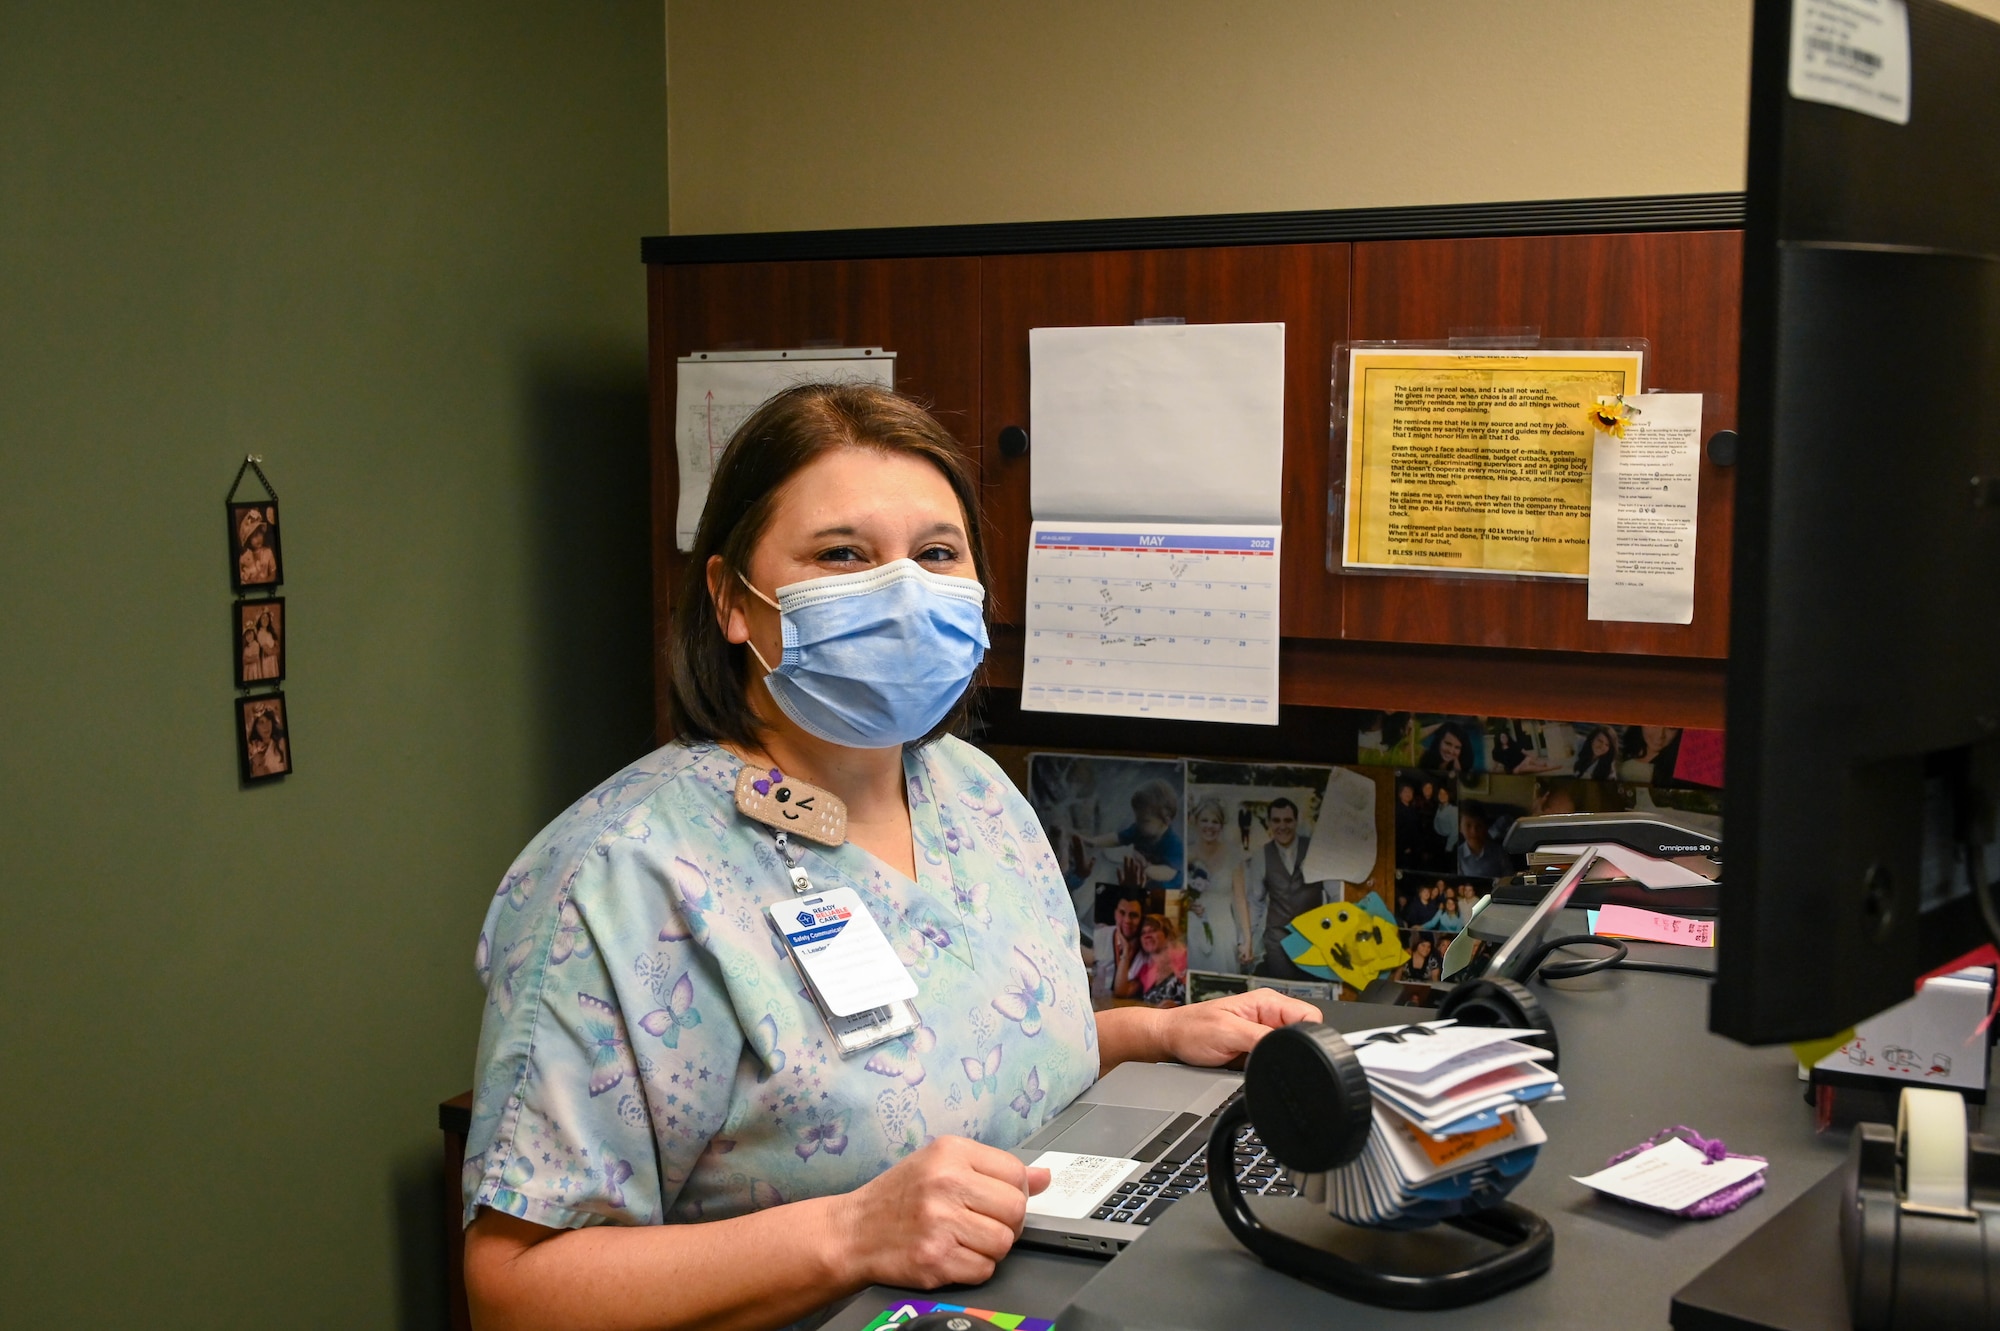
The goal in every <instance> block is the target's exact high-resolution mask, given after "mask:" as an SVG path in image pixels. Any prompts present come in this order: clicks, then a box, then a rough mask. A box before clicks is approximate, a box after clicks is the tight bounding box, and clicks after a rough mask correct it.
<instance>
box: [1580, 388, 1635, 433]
mask: <svg viewBox="0 0 2000 1331" xmlns="http://www.w3.org/2000/svg"><path fill="white" fill-rule="evenodd" d="M1638 415H1639V409H1638V408H1637V407H1635V406H1633V405H1632V404H1631V403H1629V402H1627V401H1626V400H1625V396H1624V394H1622V393H1621V394H1619V395H1618V396H1617V397H1615V398H1613V399H1611V401H1609V402H1600V403H1598V404H1597V405H1596V406H1594V407H1592V408H1591V409H1590V423H1591V424H1592V425H1594V426H1596V427H1597V428H1598V429H1600V430H1602V431H1603V432H1604V433H1606V434H1608V435H1610V436H1611V437H1612V438H1614V439H1623V438H1624V437H1625V422H1627V421H1629V420H1633V419H1635V418H1636V417H1637V416H1638Z"/></svg>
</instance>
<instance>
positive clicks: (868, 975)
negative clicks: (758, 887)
mask: <svg viewBox="0 0 2000 1331" xmlns="http://www.w3.org/2000/svg"><path fill="white" fill-rule="evenodd" d="M769 909H770V912H771V921H772V923H774V924H776V925H777V926H778V930H779V932H781V933H782V934H784V936H785V941H786V942H787V943H788V944H790V945H791V950H792V956H793V957H794V958H795V959H796V960H797V961H798V963H799V967H800V969H802V970H804V971H805V973H806V978H807V979H809V980H810V981H812V986H813V988H814V989H815V990H817V991H818V993H819V996H820V997H821V998H822V999H824V1000H825V1002H826V1006H827V1010H828V1011H830V1012H832V1013H833V1015H834V1016H836V1017H851V1016H853V1015H854V1014H855V1013H857V1012H866V1011H868V1010H869V1009H870V1008H878V1007H886V1006H888V1005H889V1004H891V1003H896V1002H900V1001H903V1000H905V999H911V998H915V997H916V996H917V982H916V981H915V980H913V979H911V978H910V972H909V971H908V970H906V969H904V967H903V963H902V961H901V960H899V959H898V958H897V956H896V952H895V949H894V948H892V947H890V946H889V940H888V939H887V938H885V937H883V936H882V930H881V927H880V926H879V925H877V924H876V923H875V917H874V916H873V915H870V914H869V913H868V907H867V906H865V905H863V904H862V901H861V897H860V895H859V894H857V893H856V892H855V891H854V889H853V888H851V887H836V888H834V889H833V890H832V891H830V892H815V893H813V894H812V895H811V896H801V897H791V898H789V899H787V900H784V901H779V902H774V903H773V904H772V905H771V906H770V908H769Z"/></svg>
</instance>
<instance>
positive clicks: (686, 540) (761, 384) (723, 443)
mask: <svg viewBox="0 0 2000 1331" xmlns="http://www.w3.org/2000/svg"><path fill="white" fill-rule="evenodd" d="M827 382H839V383H864V384H880V385H882V387H884V388H894V387H895V386H896V353H895V352H893V351H884V350H882V349H881V348H880V347H814V348H809V349H806V350H803V351H700V352H696V353H695V354H694V355H692V356H682V357H681V358H680V364H679V382H678V384H677V387H676V391H675V402H674V451H675V452H676V453H678V454H679V455H680V478H681V498H680V504H679V506H678V508H677V509H676V511H675V514H674V543H675V544H676V545H677V546H678V547H679V548H680V549H682V550H692V549H693V548H694V529H695V527H696V526H697V525H699V524H700V522H701V510H702V508H703V506H704V505H706V504H707V503H708V481H709V477H710V476H712V475H714V474H715V464H716V463H717V462H719V461H721V459H722V452H723V450H724V449H726V448H727V447H729V441H730V439H731V438H732V437H733V436H734V435H735V433H736V427H737V426H739V425H741V424H743V421H744V418H745V417H747V416H749V414H750V413H751V412H753V411H755V410H757V408H759V407H761V406H763V405H764V403H765V402H766V401H767V400H769V399H770V397H771V396H772V395H773V394H775V393H777V392H779V391H781V390H783V389H786V388H790V387H791V386H792V385H793V384H804V383H827Z"/></svg>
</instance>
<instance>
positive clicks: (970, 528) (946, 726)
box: [667, 384, 987, 744]
mask: <svg viewBox="0 0 2000 1331" xmlns="http://www.w3.org/2000/svg"><path fill="white" fill-rule="evenodd" d="M836 448H872V449H875V450H876V451H878V452H882V453H903V454H908V455H910V456H912V457H920V458H923V459H924V460H925V461H927V462H929V463H930V464H931V465H932V466H934V467H936V468H937V469H938V470H939V471H940V472H942V473H944V478H945V480H946V481H947V482H949V483H950V485H951V489H952V493H953V494H955V495H956V496H958V504H959V507H960V508H962V509H964V510H965V535H966V541H967V543H968V544H969V545H970V546H971V548H972V567H973V571H974V573H976V574H977V575H978V578H979V581H980V584H981V585H982V586H983V585H985V584H986V583H987V577H986V549H985V546H984V545H983V544H982V543H981V540H980V531H979V488H978V486H977V485H976V484H975V483H974V481H973V479H972V471H971V469H970V468H969V467H968V466H967V465H966V462H965V455H964V453H963V452H961V451H960V449H959V446H958V441H957V440H955V439H953V438H952V437H951V434H950V432H948V431H947V430H946V429H945V428H944V427H943V426H942V425H939V424H938V423H937V421H936V420H935V419H934V418H933V417H932V416H931V414H930V413H929V412H928V411H925V410H924V409H923V407H921V406H919V405H918V404H917V403H915V402H913V401H911V400H910V399H909V398H906V397H904V396H903V395H902V394H900V393H895V392H892V391H890V390H889V389H886V388H880V387H876V386H874V385H872V384H800V385H798V386H797V387H794V388H788V389H786V390H785V391H784V392H782V393H779V394H778V395H777V396H776V397H773V398H772V399H771V400H770V401H768V402H766V403H765V404H764V405H763V406H761V407H759V408H757V410H756V411H754V412H752V413H751V414H750V416H749V417H748V419H746V420H745V421H744V422H743V424H741V425H740V426H738V427H737V428H736V433H735V434H734V435H733V436H731V437H730V440H729V447H728V448H726V449H725V450H723V454H722V457H721V459H720V460H719V461H718V462H717V463H716V464H715V474H714V476H713V478H712V479H711V481H710V483H709V487H708V503H707V504H706V505H705V506H704V507H703V509H702V511H701V525H700V526H698V527H697V528H696V529H695V536H694V549H693V550H692V551H690V552H689V554H688V556H687V564H686V566H685V568H684V569H683V570H682V573H681V585H680V590H679V593H678V595H677V596H676V597H675V598H674V614H673V623H672V626H671V629H670V631H669V634H668V644H667V651H668V660H667V715H668V718H669V719H670V720H671V721H672V723H673V727H674V732H675V735H676V737H677V738H680V739H693V740H712V741H713V740H728V741H730V742H732V743H736V744H755V743H756V742H757V737H758V733H759V732H760V731H761V730H763V729H764V722H762V721H760V720H758V718H757V714H756V713H755V712H754V711H753V710H751V707H750V700H749V698H748V697H747V696H746V695H745V692H744V674H745V666H744V657H745V656H746V655H747V652H745V650H744V649H743V648H742V647H740V646H738V645H737V644H735V643H732V642H730V641H729V640H728V639H727V638H725V637H723V635H722V626H721V625H720V624H719V623H717V622H716V606H715V602H714V600H713V598H712V597H711V596H710V595H709V590H708V561H709V559H710V558H711V557H713V556H716V555H720V556H721V557H722V563H723V566H724V567H725V568H727V569H728V570H729V573H730V575H731V576H732V577H734V576H735V575H736V574H739V573H747V572H748V571H749V567H750V553H751V551H752V550H754V549H756V547H757V542H758V541H759V540H761V539H763V536H764V531H765V529H766V528H767V527H769V526H770V523H771V514H772V512H773V510H774V509H775V508H776V506H777V500H778V494H779V492H780V491H782V490H783V489H784V487H785V484H786V482H788V481H790V480H791V479H792V477H793V476H795V475H797V474H798V473H799V472H800V471H802V470H804V469H805V468H806V467H807V466H808V465H810V464H811V463H812V462H813V461H815V460H816V459H818V458H819V457H820V456H821V455H823V454H825V453H828V452H831V451H832V450H834V449H836ZM972 694H973V690H972V688H970V687H968V688H967V689H966V691H965V694H964V696H962V697H961V698H959V700H958V702H957V703H956V704H955V705H954V706H953V707H952V709H951V711H950V712H948V713H946V714H945V718H944V720H942V721H940V722H938V723H937V725H935V726H933V727H932V728H931V731H930V733H929V734H927V735H925V736H924V737H923V738H922V739H920V740H918V741H917V743H919V744H928V743H930V742H931V741H932V740H934V739H936V738H937V737H938V736H940V735H943V734H947V733H949V732H951V731H954V730H957V729H959V728H960V727H961V726H962V725H963V724H964V722H965V719H966V712H967V709H968V708H969V707H970V705H971V704H970V699H971V697H972Z"/></svg>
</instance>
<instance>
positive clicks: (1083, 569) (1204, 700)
mask: <svg viewBox="0 0 2000 1331" xmlns="http://www.w3.org/2000/svg"><path fill="white" fill-rule="evenodd" d="M1279 530H1280V529H1279V528H1278V527H1276V526H1242V525H1215V524H1194V523H1138V522H1037V523H1035V524H1034V526H1033V528H1032V531H1031V535H1030V537H1029V547H1028V624H1027V644H1026V657H1025V660H1024V662H1023V671H1022V679H1021V706H1022V707H1023V708H1025V709H1027V710H1030V711H1045V712H1085V713H1091V714H1094V715H1098V716H1143V717H1155V718H1161V719H1172V720H1191V721H1233V722H1237V723H1241V724H1248V725H1276V724H1277V722H1278V538H1279Z"/></svg>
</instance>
